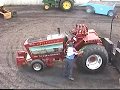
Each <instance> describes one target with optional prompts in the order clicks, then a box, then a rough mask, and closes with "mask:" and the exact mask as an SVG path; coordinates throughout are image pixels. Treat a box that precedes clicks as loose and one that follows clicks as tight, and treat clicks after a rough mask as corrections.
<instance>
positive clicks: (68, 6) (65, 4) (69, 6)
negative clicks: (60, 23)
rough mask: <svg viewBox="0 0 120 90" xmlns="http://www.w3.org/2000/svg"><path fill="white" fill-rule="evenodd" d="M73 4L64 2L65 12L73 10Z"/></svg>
mask: <svg viewBox="0 0 120 90" xmlns="http://www.w3.org/2000/svg"><path fill="white" fill-rule="evenodd" d="M71 6H72V5H71V3H70V2H69V1H65V2H63V8H64V9H65V10H69V9H70V8H71Z"/></svg>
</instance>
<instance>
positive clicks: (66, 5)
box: [42, 0, 74, 11]
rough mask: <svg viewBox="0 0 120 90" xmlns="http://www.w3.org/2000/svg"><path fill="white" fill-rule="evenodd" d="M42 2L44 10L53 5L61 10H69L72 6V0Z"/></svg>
mask: <svg viewBox="0 0 120 90" xmlns="http://www.w3.org/2000/svg"><path fill="white" fill-rule="evenodd" d="M42 2H43V3H44V9H45V10H49V9H50V8H52V7H55V8H60V9H61V10H63V11H70V10H71V9H72V8H73V6H74V0H43V1H42Z"/></svg>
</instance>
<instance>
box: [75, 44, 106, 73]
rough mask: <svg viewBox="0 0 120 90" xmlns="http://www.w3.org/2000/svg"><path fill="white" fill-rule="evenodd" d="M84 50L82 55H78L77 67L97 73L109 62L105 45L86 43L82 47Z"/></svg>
mask: <svg viewBox="0 0 120 90" xmlns="http://www.w3.org/2000/svg"><path fill="white" fill-rule="evenodd" d="M82 50H83V51H84V53H83V55H82V56H81V57H78V58H77V60H76V62H77V67H78V69H81V70H82V71H83V70H84V71H85V72H89V73H95V72H100V71H102V70H103V69H104V68H105V66H106V64H107V62H108V53H107V51H106V49H105V48H104V47H103V46H100V45H95V44H91V45H86V46H84V47H83V48H82Z"/></svg>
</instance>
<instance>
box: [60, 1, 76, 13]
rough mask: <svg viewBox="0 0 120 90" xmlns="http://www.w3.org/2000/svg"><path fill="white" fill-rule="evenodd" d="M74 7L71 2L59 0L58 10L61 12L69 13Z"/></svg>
mask: <svg viewBox="0 0 120 90" xmlns="http://www.w3.org/2000/svg"><path fill="white" fill-rule="evenodd" d="M73 6H74V2H73V0H61V1H60V9H62V10H63V11H70V10H72V8H73Z"/></svg>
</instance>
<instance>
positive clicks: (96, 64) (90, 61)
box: [86, 55, 102, 70]
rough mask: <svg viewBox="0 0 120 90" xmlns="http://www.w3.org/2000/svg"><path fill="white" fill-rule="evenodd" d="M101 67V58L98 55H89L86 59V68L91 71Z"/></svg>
mask: <svg viewBox="0 0 120 90" xmlns="http://www.w3.org/2000/svg"><path fill="white" fill-rule="evenodd" d="M101 65H102V58H101V56H99V55H91V56H89V57H88V58H87V61H86V66H87V68H89V69H91V70H96V69H98V68H100V67H101Z"/></svg>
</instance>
